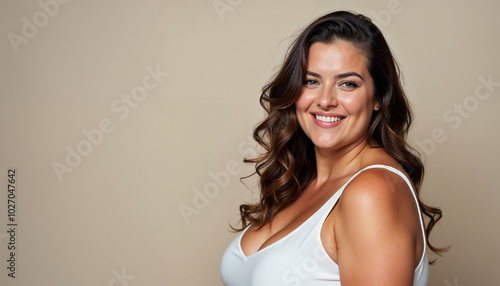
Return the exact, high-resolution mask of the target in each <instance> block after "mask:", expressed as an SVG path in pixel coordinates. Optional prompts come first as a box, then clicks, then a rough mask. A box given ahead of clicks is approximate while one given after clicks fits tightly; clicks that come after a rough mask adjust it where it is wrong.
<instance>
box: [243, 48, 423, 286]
mask: <svg viewBox="0 0 500 286" xmlns="http://www.w3.org/2000/svg"><path fill="white" fill-rule="evenodd" d="M377 104H378V103H377V102H375V101H374V99H373V85H372V78H371V76H370V74H369V72H368V70H367V63H366V58H365V56H364V55H363V53H362V51H360V50H358V49H357V48H355V47H354V46H353V45H351V44H350V43H348V42H345V41H335V42H333V43H328V44H325V43H314V44H312V45H311V47H310V50H309V55H308V61H307V76H306V80H305V82H304V85H303V89H302V93H301V96H300V98H299V99H298V100H297V102H296V103H295V108H296V114H297V119H298V121H299V124H300V126H301V128H302V130H304V132H305V134H306V135H307V136H308V137H309V138H310V139H311V141H312V142H313V143H314V145H315V153H316V165H317V177H316V179H315V180H313V182H312V183H311V184H310V185H309V186H308V187H307V188H306V189H305V190H304V192H303V193H302V194H301V196H300V197H299V198H298V199H297V201H295V202H294V203H292V204H291V205H290V206H289V207H287V208H286V209H284V210H283V211H281V212H279V213H278V214H277V215H276V216H275V217H274V218H273V220H272V221H271V223H270V224H268V225H265V226H263V227H262V228H261V229H259V230H257V228H256V227H253V226H252V227H250V229H249V230H248V231H247V232H246V233H245V235H244V236H243V237H242V240H241V247H242V249H243V251H244V252H245V254H246V255H251V254H253V253H255V252H257V251H259V250H261V249H263V248H265V247H267V246H269V245H271V244H273V243H275V242H277V241H279V240H280V239H281V238H283V237H285V236H286V235H287V234H289V233H290V232H292V231H293V230H294V229H295V228H297V227H298V226H299V225H301V224H302V223H303V222H304V221H305V220H307V218H309V217H310V216H311V215H312V214H314V213H315V212H316V211H317V210H318V209H319V208H320V207H321V206H322V205H323V204H324V203H325V202H326V201H327V200H328V199H329V198H330V197H331V196H332V195H333V194H334V193H335V192H336V191H337V190H338V189H339V188H340V187H341V186H342V185H343V184H345V183H346V182H347V180H348V179H349V178H350V177H351V176H353V175H354V174H355V173H356V172H357V171H359V170H361V169H363V168H364V167H367V166H369V165H373V164H383V165H388V166H392V167H394V168H396V169H398V170H400V171H401V172H403V173H405V172H404V170H403V168H402V167H401V166H400V165H399V164H398V163H397V162H396V161H395V160H394V159H393V158H392V157H391V156H389V155H388V154H387V153H386V152H385V150H384V149H383V148H373V147H371V146H369V145H368V143H367V133H368V128H369V125H370V119H371V116H372V113H373V112H374V110H375V109H376V106H377ZM316 114H321V115H335V116H337V117H341V118H342V120H341V121H340V122H339V123H338V124H330V126H325V125H324V124H323V125H322V124H321V123H319V124H318V123H317V122H316V121H315V115H316ZM327 125H328V124H327ZM321 240H322V243H323V246H324V248H325V250H326V251H327V253H328V254H329V255H330V257H331V259H332V260H333V261H334V262H335V263H337V264H338V266H339V271H340V278H341V282H342V285H343V286H353V285H384V286H391V285H398V286H401V285H412V283H413V273H414V270H415V267H416V266H417V265H418V263H419V261H420V259H421V255H422V252H423V247H424V245H423V238H422V231H421V227H420V222H419V214H418V211H417V207H416V203H415V200H414V198H413V195H412V193H411V190H410V188H409V187H408V186H407V184H406V183H405V182H404V180H403V179H402V178H401V177H399V176H398V175H396V174H393V173H392V172H389V171H387V170H384V169H370V170H366V171H364V172H363V173H361V174H360V175H358V176H357V177H356V178H355V179H354V180H352V181H351V183H350V184H349V185H348V186H347V187H346V188H345V189H344V192H343V194H342V196H341V197H340V199H339V201H338V202H337V204H336V205H335V206H334V208H333V210H332V211H331V213H330V214H329V215H328V217H327V219H326V220H325V223H324V224H323V227H322V230H321Z"/></svg>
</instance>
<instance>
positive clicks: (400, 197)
mask: <svg viewBox="0 0 500 286" xmlns="http://www.w3.org/2000/svg"><path fill="white" fill-rule="evenodd" d="M341 201H342V204H354V205H359V204H362V205H364V206H370V205H372V206H373V207H377V208H382V207H390V208H391V209H393V208H394V207H396V206H397V205H401V204H405V202H406V204H408V205H406V206H409V205H413V206H414V205H415V201H414V199H413V194H412V190H411V189H410V187H409V185H408V184H407V183H406V181H405V179H404V178H403V177H401V176H400V175H398V174H396V173H394V172H393V171H390V170H387V169H385V168H370V169H367V170H364V171H363V172H361V173H360V174H358V175H357V176H356V177H355V178H354V179H353V180H352V181H351V182H350V183H349V184H348V185H347V186H346V188H345V190H344V193H343V194H342V197H341ZM339 204H340V201H339Z"/></svg>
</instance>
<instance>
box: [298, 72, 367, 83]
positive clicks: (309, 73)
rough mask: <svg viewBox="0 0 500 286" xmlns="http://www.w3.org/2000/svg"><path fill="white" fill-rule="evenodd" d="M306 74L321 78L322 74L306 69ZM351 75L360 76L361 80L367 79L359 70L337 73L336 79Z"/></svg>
mask: <svg viewBox="0 0 500 286" xmlns="http://www.w3.org/2000/svg"><path fill="white" fill-rule="evenodd" d="M306 74H308V75H311V76H314V77H317V78H321V75H319V74H317V73H315V72H312V71H306ZM350 76H357V77H359V78H360V79H361V80H363V81H364V80H365V79H364V78H363V77H362V76H361V75H360V74H359V73H357V72H346V73H341V74H337V75H335V77H334V78H335V79H341V78H346V77H350Z"/></svg>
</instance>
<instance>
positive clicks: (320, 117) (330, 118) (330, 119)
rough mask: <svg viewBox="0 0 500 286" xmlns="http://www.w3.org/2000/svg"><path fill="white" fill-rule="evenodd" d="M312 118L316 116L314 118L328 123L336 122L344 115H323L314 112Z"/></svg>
mask: <svg viewBox="0 0 500 286" xmlns="http://www.w3.org/2000/svg"><path fill="white" fill-rule="evenodd" d="M314 118H316V120H318V121H321V122H326V123H330V122H338V121H340V120H342V119H344V118H345V117H342V116H324V115H319V114H315V115H314Z"/></svg>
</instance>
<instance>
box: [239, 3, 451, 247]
mask: <svg viewBox="0 0 500 286" xmlns="http://www.w3.org/2000/svg"><path fill="white" fill-rule="evenodd" d="M336 40H343V41H346V42H349V43H351V44H353V45H354V46H355V47H357V48H359V49H360V50H361V51H363V53H364V55H365V57H366V59H367V65H368V67H367V68H368V71H369V72H370V75H371V76H372V78H373V86H374V90H373V94H374V99H375V101H377V102H379V103H380V110H379V111H378V112H374V113H373V116H372V119H371V124H370V128H369V131H368V132H369V134H368V143H369V144H370V145H371V146H374V147H383V148H384V149H385V150H386V151H387V153H388V154H389V155H391V156H392V157H393V158H394V159H396V160H397V161H398V162H399V163H400V164H401V165H402V166H403V168H404V169H405V170H406V171H407V173H408V175H409V176H410V179H411V181H412V182H413V184H414V186H415V189H416V192H417V198H418V204H419V206H420V208H421V210H422V212H423V214H424V215H425V216H426V217H427V225H426V227H425V234H426V237H427V245H428V247H429V248H430V249H431V250H432V251H434V252H435V253H438V254H439V253H440V252H443V251H446V250H447V249H445V248H437V247H434V246H433V245H432V244H431V243H430V242H429V234H430V232H431V230H432V229H433V227H434V226H435V224H436V222H437V221H439V220H440V219H441V217H442V212H441V210H440V209H438V208H435V207H431V206H428V205H426V204H424V203H423V202H422V201H421V200H420V196H419V191H420V187H421V184H422V180H423V176H424V166H423V164H422V161H421V160H420V159H419V158H418V157H417V156H416V155H415V153H416V152H415V150H414V149H412V148H411V147H410V146H409V145H408V144H407V142H406V137H407V134H408V130H409V128H410V126H411V123H412V111H411V108H410V105H409V102H408V99H407V98H406V95H405V93H404V91H403V88H402V86H401V82H400V71H399V67H398V65H397V63H396V61H395V59H394V57H393V55H392V53H391V50H390V48H389V46H388V45H387V42H386V41H385V39H384V37H383V35H382V33H381V31H380V30H379V29H378V28H377V26H375V25H374V24H373V23H372V22H371V20H370V19H369V18H368V17H366V16H363V15H360V14H354V13H351V12H347V11H337V12H333V13H330V14H327V15H324V16H322V17H320V18H318V19H317V20H315V21H314V22H312V23H311V24H310V25H309V26H307V27H306V28H305V29H304V30H303V31H302V33H301V34H300V35H299V36H298V37H297V38H296V39H295V41H294V42H293V43H292V45H291V47H290V48H289V50H288V52H287V54H286V57H285V61H284V63H283V65H282V66H281V68H280V70H279V71H278V73H277V74H276V75H275V76H274V78H273V79H272V81H271V82H270V83H268V84H267V85H266V86H264V88H263V89H262V94H261V97H260V104H261V105H262V107H263V108H264V109H265V111H266V112H267V117H266V118H265V119H264V120H263V121H262V122H261V123H260V124H259V125H257V127H256V128H255V130H254V133H253V138H254V139H255V141H256V142H257V143H258V144H259V145H260V146H262V147H263V148H264V152H263V154H262V155H261V156H259V157H257V158H251V159H249V158H245V159H244V162H246V163H254V164H255V173H254V174H257V175H259V177H260V181H259V187H260V190H261V194H260V200H259V201H258V202H256V203H254V204H242V205H240V216H241V222H242V226H241V228H235V230H237V231H241V230H243V229H244V228H246V227H247V226H248V225H249V224H250V223H251V224H254V225H256V226H258V227H262V226H263V225H265V224H267V223H269V222H270V221H271V219H272V218H273V217H274V216H275V215H276V214H277V213H278V212H279V211H281V210H283V209H284V208H286V207H287V206H289V205H290V204H291V203H292V202H294V201H295V200H296V199H297V198H298V197H299V196H300V194H301V193H302V191H303V190H304V189H305V188H306V187H307V186H308V185H309V183H311V181H312V180H313V179H314V178H315V177H316V160H315V153H314V145H313V143H312V141H311V140H310V139H309V138H308V137H307V136H306V135H305V134H304V132H303V131H302V129H301V128H300V126H299V124H298V121H297V117H296V114H295V102H296V101H297V100H298V98H299V96H300V93H301V90H302V84H303V82H304V80H305V75H306V63H307V56H308V52H309V48H310V46H311V45H312V44H313V43H316V42H320V43H326V44H328V43H333V42H334V41H336ZM416 154H418V153H416Z"/></svg>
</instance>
